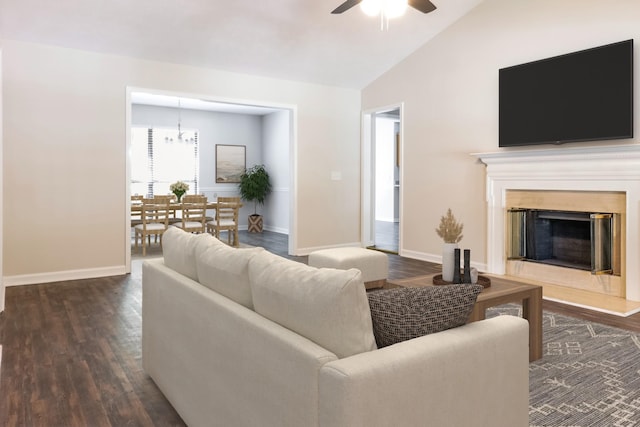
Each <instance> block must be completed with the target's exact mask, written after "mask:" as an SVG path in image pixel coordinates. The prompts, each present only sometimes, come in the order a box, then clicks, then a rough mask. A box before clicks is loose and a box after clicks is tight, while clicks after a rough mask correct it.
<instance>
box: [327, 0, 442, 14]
mask: <svg viewBox="0 0 640 427" xmlns="http://www.w3.org/2000/svg"><path fill="white" fill-rule="evenodd" d="M362 1H363V0H347V1H345V2H344V3H342V4H341V5H340V6H338V7H336V8H335V9H334V10H333V11H332V12H331V13H335V14H337V13H342V12H345V11H347V10H349V9H351V8H352V7H353V6H357V5H358V4H360V3H361V2H362ZM407 3H408V4H409V6H411V7H412V8H414V9H417V10H419V11H420V12H422V13H429V12H433V11H434V10H436V6H435V5H434V4H433V3H431V2H430V1H429V0H408V2H407Z"/></svg>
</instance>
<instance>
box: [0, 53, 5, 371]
mask: <svg viewBox="0 0 640 427" xmlns="http://www.w3.org/2000/svg"><path fill="white" fill-rule="evenodd" d="M3 86H4V83H3V79H2V41H1V40H0V165H2V164H3V162H2V157H3V154H2V153H3V152H4V150H3V148H2V147H3V145H4V143H3V140H4V139H3V136H4V132H3V131H2V128H3V122H4V115H3V113H2V105H3V102H2V100H3V97H2V87H3ZM3 177H4V167H3V166H0V224H3V219H4V214H3V213H2V205H3V198H2V194H3V193H4V178H3ZM2 236H3V231H2V227H0V314H1V313H2V312H3V311H4V301H5V298H4V291H5V288H4V278H3V274H2V271H3V262H2V254H3V252H4V249H3V247H4V245H3V244H2V241H3V238H2ZM1 359H2V346H0V360H1Z"/></svg>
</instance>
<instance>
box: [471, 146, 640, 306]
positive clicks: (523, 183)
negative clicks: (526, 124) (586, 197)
mask: <svg viewBox="0 0 640 427" xmlns="http://www.w3.org/2000/svg"><path fill="white" fill-rule="evenodd" d="M472 156H474V157H476V158H478V159H479V160H480V161H482V163H484V164H485V165H486V171H487V182H486V200H487V270H488V272H489V273H494V274H505V266H506V259H505V206H506V205H505V200H506V192H507V191H508V190H564V191H617V192H624V193H625V195H626V229H627V239H626V251H625V252H626V263H625V264H626V274H625V276H626V298H627V299H628V300H631V301H640V263H639V262H637V261H636V257H637V256H638V254H640V144H629V145H611V146H598V147H570V148H565V147H554V148H550V149H541V150H505V151H500V152H492V153H474V154H472Z"/></svg>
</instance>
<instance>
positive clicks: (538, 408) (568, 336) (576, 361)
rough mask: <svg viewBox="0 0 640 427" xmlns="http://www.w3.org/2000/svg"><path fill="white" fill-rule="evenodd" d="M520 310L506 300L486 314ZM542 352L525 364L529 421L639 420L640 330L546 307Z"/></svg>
mask: <svg viewBox="0 0 640 427" xmlns="http://www.w3.org/2000/svg"><path fill="white" fill-rule="evenodd" d="M501 314H511V315H514V316H521V307H519V306H518V305H516V304H506V305H502V306H499V307H495V308H491V309H488V310H487V317H492V316H497V315H501ZM543 331H544V338H543V357H542V359H540V360H537V361H535V362H532V363H530V364H529V392H530V394H529V423H530V425H531V426H532V427H534V426H535V427H538V426H554V427H587V426H598V427H600V426H603V427H604V426H607V427H608V426H614V427H630V426H640V335H639V334H635V333H633V332H629V331H625V330H622V329H617V328H613V327H609V326H605V325H601V324H598V323H593V322H588V321H584V320H580V319H575V318H572V317H568V316H563V315H559V314H555V313H551V312H547V311H545V312H544V319H543Z"/></svg>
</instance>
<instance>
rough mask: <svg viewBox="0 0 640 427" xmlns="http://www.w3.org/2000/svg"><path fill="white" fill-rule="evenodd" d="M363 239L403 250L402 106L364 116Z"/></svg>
mask: <svg viewBox="0 0 640 427" xmlns="http://www.w3.org/2000/svg"><path fill="white" fill-rule="evenodd" d="M363 122H364V126H363V129H364V132H363V168H362V170H363V180H362V182H363V209H362V211H363V221H362V222H363V240H364V244H365V246H366V247H368V248H371V249H376V250H380V251H383V252H389V253H395V254H398V253H399V252H400V247H401V246H400V236H401V232H400V229H401V217H402V215H401V188H402V187H401V181H402V179H401V176H402V174H401V168H400V165H401V153H402V132H401V129H402V105H394V106H390V107H385V108H380V109H376V110H373V111H369V112H365V114H364V115H363Z"/></svg>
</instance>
